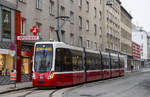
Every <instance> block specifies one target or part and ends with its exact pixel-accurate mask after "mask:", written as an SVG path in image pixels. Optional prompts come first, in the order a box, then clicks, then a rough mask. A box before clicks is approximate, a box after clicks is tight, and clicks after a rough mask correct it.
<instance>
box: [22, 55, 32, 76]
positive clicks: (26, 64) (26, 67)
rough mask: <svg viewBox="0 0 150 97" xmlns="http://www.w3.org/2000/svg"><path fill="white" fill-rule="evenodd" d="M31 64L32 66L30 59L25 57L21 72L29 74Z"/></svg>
mask: <svg viewBox="0 0 150 97" xmlns="http://www.w3.org/2000/svg"><path fill="white" fill-rule="evenodd" d="M29 64H30V57H23V58H22V67H21V72H22V73H23V74H29V66H30V65H29Z"/></svg>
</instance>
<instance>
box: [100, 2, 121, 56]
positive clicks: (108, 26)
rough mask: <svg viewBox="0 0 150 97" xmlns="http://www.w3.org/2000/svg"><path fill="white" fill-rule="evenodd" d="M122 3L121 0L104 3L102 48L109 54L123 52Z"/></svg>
mask: <svg viewBox="0 0 150 97" xmlns="http://www.w3.org/2000/svg"><path fill="white" fill-rule="evenodd" d="M120 25H121V2H120V0H109V2H108V1H107V0H104V1H103V31H102V41H103V42H102V43H103V44H102V46H103V50H104V51H107V52H113V53H118V52H120V51H121V39H120V38H121V27H120Z"/></svg>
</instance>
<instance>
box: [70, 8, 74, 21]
mask: <svg viewBox="0 0 150 97" xmlns="http://www.w3.org/2000/svg"><path fill="white" fill-rule="evenodd" d="M70 22H71V23H73V22H74V13H73V12H72V11H70Z"/></svg>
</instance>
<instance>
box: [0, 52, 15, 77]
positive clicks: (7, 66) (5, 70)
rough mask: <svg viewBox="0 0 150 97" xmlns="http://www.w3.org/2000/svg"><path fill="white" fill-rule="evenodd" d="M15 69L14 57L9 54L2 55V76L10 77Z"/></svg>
mask: <svg viewBox="0 0 150 97" xmlns="http://www.w3.org/2000/svg"><path fill="white" fill-rule="evenodd" d="M13 69H14V65H13V57H12V56H10V55H8V54H0V76H5V75H9V74H10V72H11V71H12V70H13Z"/></svg>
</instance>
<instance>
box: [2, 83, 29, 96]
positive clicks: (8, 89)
mask: <svg viewBox="0 0 150 97" xmlns="http://www.w3.org/2000/svg"><path fill="white" fill-rule="evenodd" d="M26 88H32V82H22V83H17V84H16V88H15V85H14V84H10V85H1V86H0V94H3V93H7V92H11V91H16V90H21V89H26Z"/></svg>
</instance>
